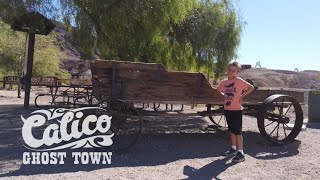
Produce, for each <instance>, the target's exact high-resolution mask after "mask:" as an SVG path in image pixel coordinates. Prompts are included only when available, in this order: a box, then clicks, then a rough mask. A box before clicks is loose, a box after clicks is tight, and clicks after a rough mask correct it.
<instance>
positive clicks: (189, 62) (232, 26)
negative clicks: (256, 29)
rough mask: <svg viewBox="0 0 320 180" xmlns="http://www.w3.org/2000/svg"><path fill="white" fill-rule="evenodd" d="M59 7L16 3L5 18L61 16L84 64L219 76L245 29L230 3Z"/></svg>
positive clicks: (79, 2)
mask: <svg viewBox="0 0 320 180" xmlns="http://www.w3.org/2000/svg"><path fill="white" fill-rule="evenodd" d="M13 2H14V3H13ZM55 2H56V1H55ZM50 7H51V8H50ZM56 7H57V6H56V5H54V4H53V3H52V1H48V0H28V1H23V0H14V1H11V2H10V3H7V4H6V5H5V6H2V7H1V8H0V10H1V9H5V10H4V11H3V12H2V13H0V15H1V16H5V17H6V19H7V21H10V16H7V14H8V13H5V12H10V11H7V10H6V9H8V8H9V9H10V8H11V9H14V11H13V12H17V11H18V12H23V11H29V10H37V11H39V12H40V13H45V15H47V16H49V17H55V15H56V16H57V17H59V16H60V19H62V18H63V19H64V22H65V23H66V25H67V26H68V27H69V28H68V29H69V30H70V29H71V28H70V24H72V25H73V26H74V28H72V31H71V35H70V37H71V39H72V42H73V43H74V45H75V46H76V47H77V48H78V49H80V50H81V52H82V55H83V58H85V59H91V58H92V56H93V55H94V54H98V55H99V56H100V57H101V58H103V59H117V60H126V61H142V62H156V63H162V64H164V65H165V66H166V67H167V68H169V69H176V70H191V71H202V72H210V73H212V72H213V69H215V75H216V76H221V75H222V73H223V72H224V69H225V67H226V65H227V63H228V62H229V61H230V60H232V59H233V58H235V57H236V54H237V47H238V46H239V43H240V35H241V30H242V26H243V22H242V21H241V20H240V18H239V16H238V14H237V12H236V9H235V8H234V6H233V4H232V1H231V0H222V1H221V0H203V1H198V0H90V1H89V0H60V6H59V7H61V8H60V9H58V10H57V8H56ZM21 9H22V10H21ZM11 12H12V11H11ZM61 17H62V18H61Z"/></svg>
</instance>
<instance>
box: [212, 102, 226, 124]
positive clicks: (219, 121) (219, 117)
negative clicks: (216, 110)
mask: <svg viewBox="0 0 320 180" xmlns="http://www.w3.org/2000/svg"><path fill="white" fill-rule="evenodd" d="M211 108H212V105H211V104H207V111H208V112H212V109H211ZM208 117H209V119H210V121H211V122H212V123H213V124H214V126H217V127H227V126H228V125H227V120H226V117H225V116H224V115H223V114H222V115H217V116H208Z"/></svg>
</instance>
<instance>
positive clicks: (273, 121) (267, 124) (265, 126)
mask: <svg viewBox="0 0 320 180" xmlns="http://www.w3.org/2000/svg"><path fill="white" fill-rule="evenodd" d="M274 122H275V121H272V122H271V123H269V124H267V125H265V126H264V127H268V126H270V125H271V124H273V123H274Z"/></svg>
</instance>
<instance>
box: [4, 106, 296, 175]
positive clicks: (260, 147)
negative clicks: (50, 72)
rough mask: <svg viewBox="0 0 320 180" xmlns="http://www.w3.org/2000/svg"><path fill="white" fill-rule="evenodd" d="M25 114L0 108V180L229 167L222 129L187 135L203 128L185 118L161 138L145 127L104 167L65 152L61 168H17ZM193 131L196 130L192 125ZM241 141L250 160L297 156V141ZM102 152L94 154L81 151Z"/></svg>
mask: <svg viewBox="0 0 320 180" xmlns="http://www.w3.org/2000/svg"><path fill="white" fill-rule="evenodd" d="M28 113H30V112H27V111H23V109H22V108H21V107H16V106H15V107H14V108H13V107H11V108H10V107H9V106H8V107H5V106H2V107H0V163H1V164H0V169H1V170H0V173H1V174H0V177H8V176H20V175H36V174H55V173H67V172H78V171H87V172H89V171H93V170H97V169H104V168H110V167H137V166H157V165H164V164H167V163H170V162H174V161H178V160H184V159H196V158H199V159H201V158H210V157H212V158H215V159H217V158H218V159H217V160H213V162H212V163H210V164H207V165H206V166H204V167H202V168H200V169H194V168H193V167H190V166H185V167H184V172H183V173H184V174H185V175H187V176H188V177H189V179H199V178H200V179H211V178H214V177H217V176H218V175H219V174H220V173H222V172H224V171H225V170H226V169H227V168H228V167H230V166H232V165H233V163H227V162H228V160H229V159H228V158H226V157H224V156H223V152H224V151H225V150H226V149H228V146H229V141H228V132H227V130H226V129H210V130H206V129H201V128H200V129H197V130H192V127H193V126H191V124H192V123H191V122H192V121H196V122H198V123H200V124H202V127H203V123H205V122H204V121H203V120H202V118H195V119H192V118H190V119H188V120H187V121H186V122H185V123H186V124H187V125H185V126H183V122H181V120H177V122H176V123H177V124H178V125H179V126H176V125H174V123H175V121H174V120H172V121H171V126H167V130H166V131H164V130H163V129H165V127H164V126H161V128H162V131H161V132H157V131H153V129H152V128H151V127H152V126H154V124H152V123H147V124H145V126H146V128H147V129H148V130H146V131H145V134H144V135H143V137H142V138H141V140H140V141H139V143H138V144H137V145H136V146H135V147H134V148H132V149H131V150H130V151H129V152H127V153H122V154H119V153H117V152H114V153H113V155H112V163H111V164H110V165H102V164H100V165H94V164H88V165H74V164H73V159H72V158H71V153H72V152H71V151H68V152H67V156H68V157H69V158H66V160H65V164H64V165H23V164H22V154H23V152H27V151H28V150H27V149H26V148H25V147H24V146H23V139H22V136H21V127H22V121H21V119H20V115H23V114H28ZM166 122H167V119H166ZM157 123H161V121H158V122H157ZM168 125H170V124H168ZM195 126H196V127H197V126H199V124H197V123H196V125H195ZM182 127H183V128H182ZM175 128H178V130H177V129H175ZM190 128H191V129H190ZM150 129H151V130H150ZM188 129H189V130H188ZM243 136H244V140H245V151H246V154H247V155H248V156H251V157H254V158H256V159H262V160H268V159H278V158H283V157H289V156H294V155H297V154H298V153H299V151H298V148H299V146H300V142H299V141H295V142H293V143H291V144H288V145H285V146H273V145H271V144H270V143H268V142H266V140H264V139H263V138H262V137H261V136H260V134H259V133H258V132H254V131H246V132H244V133H243ZM103 150H104V149H101V148H100V149H95V150H92V149H88V150H87V151H103ZM10 163H11V164H10ZM8 166H13V168H11V169H12V170H10V171H8V170H7V169H10V168H8Z"/></svg>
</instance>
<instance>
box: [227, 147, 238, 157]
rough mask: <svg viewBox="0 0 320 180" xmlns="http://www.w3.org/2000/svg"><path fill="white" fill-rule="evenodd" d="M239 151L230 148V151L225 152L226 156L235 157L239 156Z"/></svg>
mask: <svg viewBox="0 0 320 180" xmlns="http://www.w3.org/2000/svg"><path fill="white" fill-rule="evenodd" d="M237 152H238V151H237V150H235V149H233V148H230V149H229V151H227V152H225V153H224V154H225V155H226V156H233V155H236V154H237Z"/></svg>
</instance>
